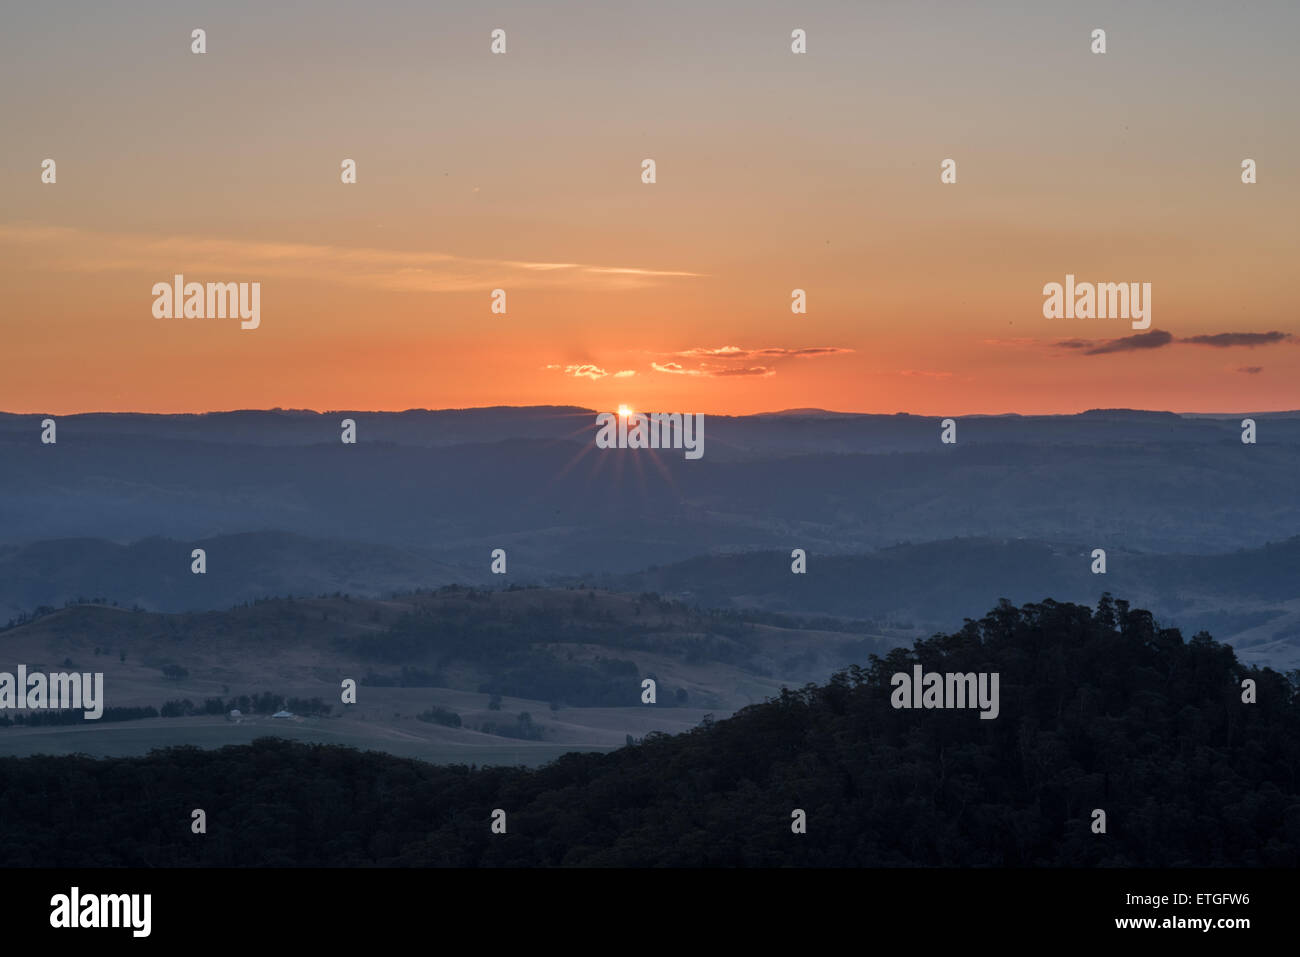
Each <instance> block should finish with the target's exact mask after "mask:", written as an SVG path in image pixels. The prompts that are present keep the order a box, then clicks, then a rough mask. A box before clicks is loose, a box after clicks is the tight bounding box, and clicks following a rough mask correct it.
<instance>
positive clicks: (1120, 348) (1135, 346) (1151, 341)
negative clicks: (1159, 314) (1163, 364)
mask: <svg viewBox="0 0 1300 957" xmlns="http://www.w3.org/2000/svg"><path fill="white" fill-rule="evenodd" d="M1173 341H1174V337H1173V336H1172V335H1171V334H1170V333H1168V332H1165V331H1164V330H1163V329H1152V330H1151V331H1150V332H1139V333H1138V334H1137V335H1135V336H1121V337H1120V338H1118V339H1109V340H1107V341H1105V342H1102V343H1098V344H1097V345H1094V346H1093V347H1092V348H1091V349H1087V350H1085V351H1084V353H1083V354H1084V355H1086V356H1100V355H1107V354H1109V353H1112V352H1136V351H1138V350H1141V349H1159V348H1161V347H1163V346H1167V345H1169V343H1171V342H1173Z"/></svg>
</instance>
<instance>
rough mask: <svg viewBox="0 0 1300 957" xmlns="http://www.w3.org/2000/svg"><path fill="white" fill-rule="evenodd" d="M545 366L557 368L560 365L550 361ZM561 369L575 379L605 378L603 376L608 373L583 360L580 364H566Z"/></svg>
mask: <svg viewBox="0 0 1300 957" xmlns="http://www.w3.org/2000/svg"><path fill="white" fill-rule="evenodd" d="M546 368H548V369H559V368H561V366H558V365H556V364H554V363H552V364H550V365H548V366H547V367H546ZM563 369H564V374H565V375H571V376H573V377H574V378H575V379H603V378H605V376H607V375H609V373H608V372H606V371H605V370H604V369H602V368H601V367H600V366H597V365H592V364H591V363H590V362H584V363H582V364H580V365H579V364H574V365H567V366H564V367H563Z"/></svg>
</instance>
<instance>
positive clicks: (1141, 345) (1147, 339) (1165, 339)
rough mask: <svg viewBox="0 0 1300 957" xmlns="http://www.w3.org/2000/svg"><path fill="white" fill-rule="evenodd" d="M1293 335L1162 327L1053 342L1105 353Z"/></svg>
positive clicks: (1251, 342)
mask: <svg viewBox="0 0 1300 957" xmlns="http://www.w3.org/2000/svg"><path fill="white" fill-rule="evenodd" d="M1293 339H1294V337H1293V336H1292V335H1291V334H1290V333H1289V332H1218V333H1214V334H1212V335H1203V336H1187V337H1186V338H1183V339H1175V338H1174V337H1173V336H1172V335H1171V334H1169V333H1168V332H1165V331H1163V330H1161V329H1152V330H1151V331H1150V332H1140V333H1138V334H1137V335H1134V336H1122V337H1120V338H1118V339H1060V340H1058V341H1057V342H1055V343H1053V345H1054V346H1055V347H1056V348H1058V349H1077V350H1081V351H1082V352H1083V354H1084V355H1086V356H1100V355H1108V354H1110V353H1113V352H1134V351H1137V350H1140V349H1159V348H1162V347H1163V346H1167V345H1173V344H1178V343H1187V344H1189V345H1194V346H1212V347H1214V348H1216V349H1228V348H1231V347H1233V346H1245V347H1246V348H1254V347H1255V346H1268V345H1273V344H1274V343H1278V342H1288V341H1291V340H1293Z"/></svg>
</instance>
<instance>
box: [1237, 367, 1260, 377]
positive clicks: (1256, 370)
mask: <svg viewBox="0 0 1300 957" xmlns="http://www.w3.org/2000/svg"><path fill="white" fill-rule="evenodd" d="M1237 371H1238V372H1244V373H1246V375H1259V374H1260V373H1261V372H1263V371H1264V367H1263V366H1242V367H1241V368H1240V369H1238V370H1237Z"/></svg>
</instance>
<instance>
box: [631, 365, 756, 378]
mask: <svg viewBox="0 0 1300 957" xmlns="http://www.w3.org/2000/svg"><path fill="white" fill-rule="evenodd" d="M650 367H651V368H652V369H654V370H655V371H656V372H667V373H669V374H670V375H692V376H708V377H711V378H715V377H724V376H771V375H776V370H775V369H773V368H770V367H768V366H750V367H748V368H728V367H727V366H709V365H701V366H700V367H699V368H696V369H687V368H686V367H685V366H683V365H682V364H681V363H679V362H652V363H650Z"/></svg>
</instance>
